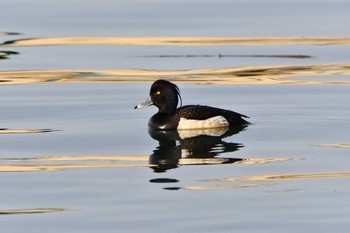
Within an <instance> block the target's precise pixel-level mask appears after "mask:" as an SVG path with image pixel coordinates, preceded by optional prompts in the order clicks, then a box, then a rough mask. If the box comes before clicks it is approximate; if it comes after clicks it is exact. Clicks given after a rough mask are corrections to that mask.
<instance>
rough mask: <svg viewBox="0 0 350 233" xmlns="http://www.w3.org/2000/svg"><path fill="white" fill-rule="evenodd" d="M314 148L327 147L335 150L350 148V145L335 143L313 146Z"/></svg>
mask: <svg viewBox="0 0 350 233" xmlns="http://www.w3.org/2000/svg"><path fill="white" fill-rule="evenodd" d="M312 145H313V146H327V147H335V148H350V144H345V143H343V144H341V143H334V144H312Z"/></svg>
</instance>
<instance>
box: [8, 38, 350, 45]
mask: <svg viewBox="0 0 350 233" xmlns="http://www.w3.org/2000/svg"><path fill="white" fill-rule="evenodd" d="M91 44H94V45H117V46H119V45H124V46H125V45H127V46H242V45H246V46H257V45H339V44H343V45H344V44H350V38H349V37H56V38H25V39H18V40H10V41H5V42H4V43H3V44H2V46H48V45H91Z"/></svg>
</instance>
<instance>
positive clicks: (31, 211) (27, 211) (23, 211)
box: [0, 208, 68, 215]
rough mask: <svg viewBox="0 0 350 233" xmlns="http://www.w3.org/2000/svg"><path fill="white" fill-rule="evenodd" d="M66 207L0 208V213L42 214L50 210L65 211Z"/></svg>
mask: <svg viewBox="0 0 350 233" xmlns="http://www.w3.org/2000/svg"><path fill="white" fill-rule="evenodd" d="M67 210H68V209H62V208H36V209H16V210H0V215H8V214H42V213H51V212H61V211H67Z"/></svg>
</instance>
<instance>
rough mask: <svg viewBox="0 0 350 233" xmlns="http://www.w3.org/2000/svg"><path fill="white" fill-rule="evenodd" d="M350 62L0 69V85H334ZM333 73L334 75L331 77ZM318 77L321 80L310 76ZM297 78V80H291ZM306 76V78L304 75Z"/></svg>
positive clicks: (348, 69) (349, 69)
mask: <svg viewBox="0 0 350 233" xmlns="http://www.w3.org/2000/svg"><path fill="white" fill-rule="evenodd" d="M349 74H350V64H318V65H317V64H315V65H285V66H246V67H231V68H221V69H192V70H175V71H173V70H25V71H1V72H0V85H10V84H34V83H43V82H144V81H149V82H153V81H155V80H156V79H159V78H164V79H168V80H169V81H175V82H186V83H189V82H190V83H201V84H338V85H344V84H346V85H349V84H350V80H348V79H346V77H345V79H340V78H339V77H338V79H337V77H335V76H339V75H344V76H345V75H349ZM332 75H334V76H332ZM320 76H327V78H325V77H322V79H317V78H310V77H320ZM296 77H298V79H295V78H296ZM306 77H307V78H306Z"/></svg>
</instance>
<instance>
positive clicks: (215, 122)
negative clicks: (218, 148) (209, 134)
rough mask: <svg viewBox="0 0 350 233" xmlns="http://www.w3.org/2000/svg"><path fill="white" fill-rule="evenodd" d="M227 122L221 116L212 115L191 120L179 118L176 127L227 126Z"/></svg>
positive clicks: (203, 127)
mask: <svg viewBox="0 0 350 233" xmlns="http://www.w3.org/2000/svg"><path fill="white" fill-rule="evenodd" d="M228 126H229V123H228V121H227V120H226V119H225V117H222V116H216V117H212V118H209V119H206V120H192V119H185V118H180V122H179V125H178V126H177V129H205V128H220V127H228Z"/></svg>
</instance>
